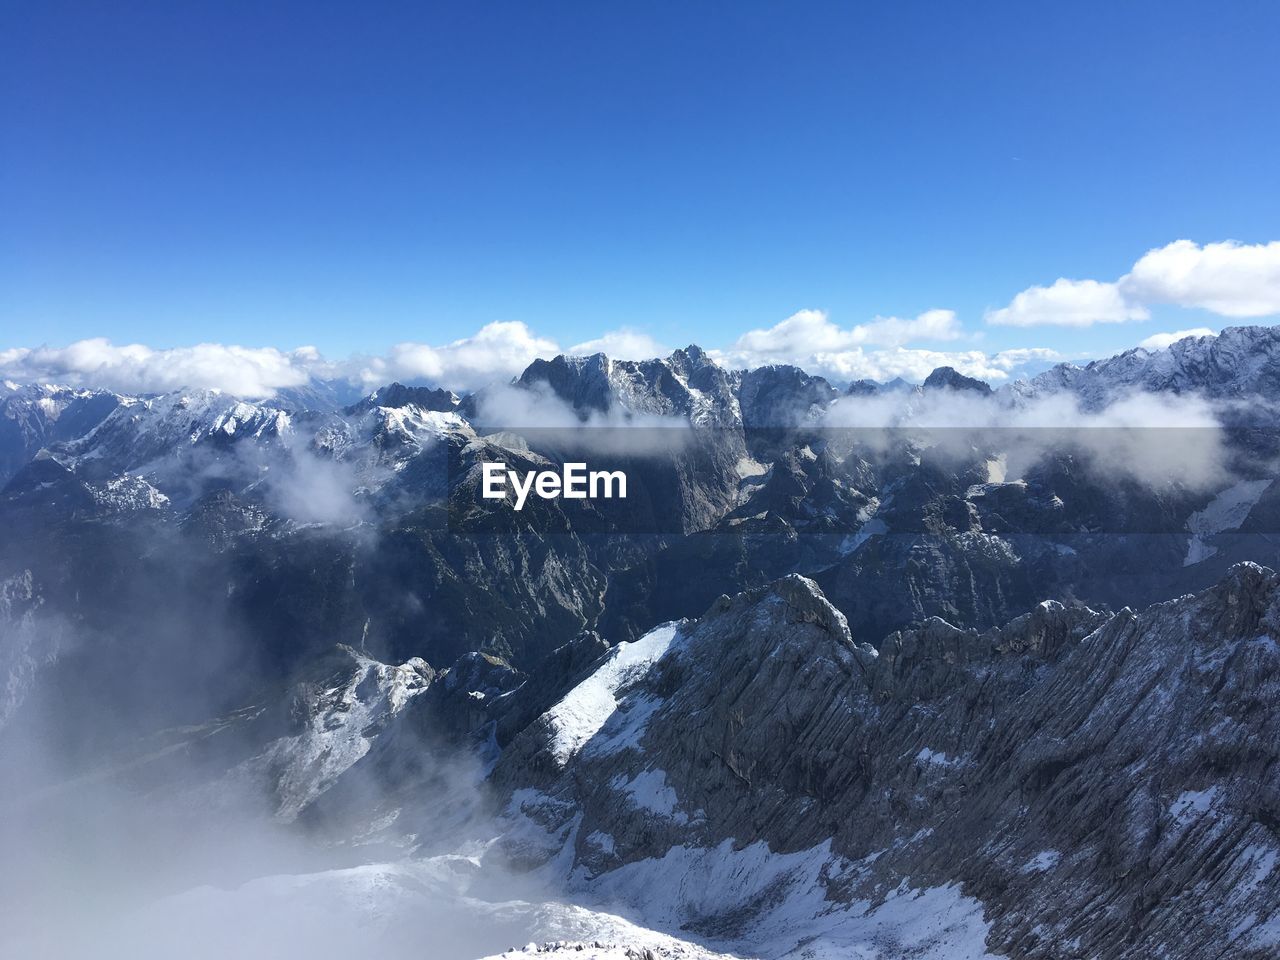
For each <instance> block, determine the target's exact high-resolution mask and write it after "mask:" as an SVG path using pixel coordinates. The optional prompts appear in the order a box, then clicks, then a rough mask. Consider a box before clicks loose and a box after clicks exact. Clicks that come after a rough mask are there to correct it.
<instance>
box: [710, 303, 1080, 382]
mask: <svg viewBox="0 0 1280 960" xmlns="http://www.w3.org/2000/svg"><path fill="white" fill-rule="evenodd" d="M962 336H964V331H963V330H962V329H961V327H960V322H959V320H958V319H957V318H956V315H955V313H954V312H953V311H951V310H927V311H925V312H924V313H922V314H920V315H919V316H918V317H914V318H911V319H903V318H900V317H876V318H875V319H873V320H871V321H870V322H868V323H863V324H857V325H855V326H852V327H849V328H842V327H840V326H837V325H836V324H834V323H832V322H831V320H830V319H828V317H827V315H826V314H825V313H824V312H822V311H821V310H801V311H800V312H798V313H795V314H793V315H792V316H790V317H788V318H787V319H786V320H783V321H782V322H781V323H779V324H776V325H775V326H772V327H769V328H767V329H761V330H750V331H748V332H747V333H744V334H743V335H742V336H740V337H739V338H738V339H737V340H736V341H734V343H733V344H731V345H730V346H729V347H728V348H727V349H725V350H717V351H712V355H713V356H714V357H715V358H716V360H717V361H718V362H719V363H721V364H723V365H725V366H729V367H747V368H751V367H760V366H765V365H767V364H773V363H789V364H794V365H795V366H798V367H802V368H803V369H804V370H806V371H808V372H809V373H814V374H820V375H822V376H825V377H827V378H829V379H831V380H836V381H845V380H860V379H869V380H892V379H893V378H894V377H902V378H903V379H906V380H923V379H924V378H925V377H927V376H928V375H929V374H930V373H931V372H932V371H933V370H934V369H935V368H936V367H941V366H951V367H955V368H956V369H957V370H959V371H960V372H961V373H963V374H965V375H966V376H970V377H980V378H982V379H984V380H1004V379H1007V378H1008V376H1009V374H1010V373H1011V372H1012V371H1013V370H1014V369H1015V368H1017V367H1019V366H1021V365H1023V364H1026V363H1031V362H1036V361H1044V360H1051V359H1058V355H1057V354H1056V353H1054V352H1053V351H1051V350H1045V349H1042V348H1030V349H1025V350H1010V351H1005V352H1004V353H999V354H988V353H983V352H982V351H980V350H961V351H948V350H930V349H922V348H915V347H908V346H906V344H908V343H910V342H913V341H921V340H923V341H950V340H957V339H960V338H961V337H962ZM875 347H878V348H880V349H872V348H875Z"/></svg>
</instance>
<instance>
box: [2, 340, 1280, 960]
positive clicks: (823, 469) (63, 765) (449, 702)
mask: <svg viewBox="0 0 1280 960" xmlns="http://www.w3.org/2000/svg"><path fill="white" fill-rule="evenodd" d="M1277 404H1280V328H1268V327H1239V328H1229V329H1227V330H1224V331H1223V332H1222V333H1221V334H1220V335H1218V336H1216V337H1192V338H1188V339H1184V340H1182V341H1179V342H1176V343H1174V344H1172V345H1171V346H1169V347H1167V348H1165V349H1161V350H1155V351H1148V350H1143V349H1137V350H1131V351H1129V352H1127V353H1124V354H1121V355H1119V356H1116V357H1113V358H1110V359H1107V360H1101V361H1097V362H1094V363H1090V364H1088V365H1087V366H1083V367H1080V366H1074V365H1070V364H1063V365H1060V366H1058V367H1055V368H1053V369H1051V370H1048V371H1046V372H1045V373H1042V374H1040V375H1038V376H1036V377H1034V378H1032V379H1030V380H1026V381H1017V382H1014V383H1012V384H1009V385H1007V386H1003V387H1000V388H998V389H992V388H991V387H990V386H989V385H988V384H986V383H983V382H981V381H977V380H974V379H972V378H969V377H965V376H963V375H961V374H959V373H957V372H956V371H954V370H951V369H949V368H941V369H938V370H935V371H934V372H933V373H932V374H931V375H930V376H929V377H928V378H927V379H926V380H925V381H924V382H923V383H922V384H920V385H913V384H907V383H904V382H900V381H898V382H893V383H888V384H880V383H874V382H870V381H857V382H854V383H851V384H833V383H830V382H828V381H827V380H825V379H823V378H821V377H816V376H811V375H809V374H807V373H805V372H804V371H803V370H800V369H797V368H794V367H787V366H774V367H763V368H758V369H754V370H728V369H725V368H723V367H721V366H719V365H718V364H716V363H715V362H714V361H713V360H712V359H711V358H710V357H709V356H708V355H707V354H706V353H705V352H704V351H702V350H701V349H699V348H698V347H696V346H689V347H687V348H685V349H682V350H677V351H675V352H674V353H673V354H671V355H670V356H669V357H666V358H662V359H653V360H646V361H619V360H613V359H610V358H609V357H606V356H604V355H602V354H597V355H595V356H588V357H568V356H560V357H556V358H554V359H551V360H539V361H535V362H534V363H533V364H531V365H530V366H529V367H528V368H527V369H526V370H525V371H524V372H523V373H522V374H521V375H520V376H519V377H517V378H516V379H515V380H514V381H513V382H511V383H509V384H498V385H494V386H492V387H489V388H486V389H484V390H481V391H478V392H476V393H472V394H469V395H466V396H461V397H460V396H457V395H455V394H453V393H451V392H449V391H448V390H445V389H440V388H438V387H433V386H422V385H404V384H399V383H395V384H388V385H386V386H384V387H382V388H380V389H379V390H377V391H375V392H374V393H372V394H370V395H369V396H366V397H363V398H360V399H355V398H352V397H350V396H349V391H344V390H342V389H341V388H340V385H333V384H322V383H321V384H315V385H313V386H312V387H311V388H308V389H306V390H301V391H295V392H292V393H282V394H280V395H277V396H275V397H272V398H269V399H245V398H239V397H234V396H231V395H228V394H226V393H222V392H218V391H177V392H174V393H168V394H163V395H156V396H125V395H119V394H116V393H112V392H110V391H106V390H95V389H71V388H68V387H60V386H56V385H46V384H15V383H8V382H6V383H5V384H4V385H3V386H2V387H0V485H2V486H0V529H3V530H4V531H5V535H4V537H3V538H2V539H0V677H3V678H4V685H3V687H2V688H0V769H4V770H6V774H5V782H6V783H7V784H9V785H10V789H9V790H7V791H6V794H7V795H8V796H7V798H6V800H5V801H4V805H5V811H4V813H3V819H4V821H5V822H6V823H7V824H8V825H9V826H7V827H6V828H5V829H4V831H3V832H2V833H0V842H2V844H3V847H4V848H6V849H7V856H6V861H7V862H9V863H19V864H22V865H23V866H22V868H21V869H11V870H7V871H6V874H7V875H6V877H5V879H4V881H3V886H0V894H3V896H0V903H7V904H9V905H10V907H9V909H8V910H7V912H6V914H5V915H4V916H0V920H2V921H4V924H5V926H6V928H7V929H8V930H9V931H10V932H9V933H8V934H6V935H4V936H8V937H9V940H10V947H11V949H15V950H23V949H26V950H28V951H30V950H31V949H34V947H33V945H35V944H39V943H40V942H41V939H40V938H41V937H45V936H48V931H49V927H50V915H49V911H50V910H55V912H56V907H54V906H50V902H51V901H52V900H54V899H56V898H53V897H52V896H50V895H47V892H48V891H49V890H51V889H58V888H59V885H62V886H66V885H68V884H70V883H72V882H73V880H74V883H83V884H85V885H86V886H87V887H88V888H89V889H88V892H87V893H84V894H83V896H85V897H87V898H88V899H89V900H96V899H100V897H101V889H100V887H101V886H102V884H100V883H98V882H97V880H96V878H97V876H98V874H97V873H96V872H95V870H96V869H97V868H98V867H100V866H101V863H100V862H99V861H96V860H95V869H94V870H89V869H87V868H86V867H85V865H84V863H83V861H82V859H81V857H82V855H83V853H84V848H85V847H86V846H89V847H92V846H93V843H94V842H96V840H94V839H93V838H97V837H100V836H102V835H103V834H104V833H115V834H119V835H120V836H122V837H127V838H128V839H129V845H128V846H127V847H126V849H127V850H129V851H131V852H130V853H129V854H127V856H128V857H134V856H136V857H137V858H138V861H139V863H146V864H148V868H149V869H148V870H147V871H145V872H147V874H148V877H149V878H150V879H148V881H147V882H146V883H145V884H142V885H141V886H139V887H137V889H135V885H129V884H126V885H124V886H126V887H128V888H129V896H128V897H125V898H124V899H125V900H127V903H125V904H124V906H120V905H119V904H115V902H114V901H112V903H113V906H112V908H111V909H110V910H109V911H106V912H107V914H109V917H108V919H104V920H101V921H100V922H99V923H97V924H96V925H94V926H93V927H92V929H88V930H86V929H81V928H79V927H76V928H75V929H72V930H69V931H67V932H66V939H65V942H60V946H61V947H62V948H63V949H64V950H65V953H66V955H69V956H79V955H81V952H77V951H83V949H84V944H85V943H92V942H94V938H95V937H100V936H102V935H103V931H104V930H105V931H109V932H110V936H111V937H113V938H115V940H116V941H117V942H119V943H121V944H130V945H131V946H130V950H131V951H133V952H128V953H126V952H124V951H123V948H122V955H130V956H136V955H142V956H146V955H156V956H165V955H171V953H166V952H165V951H166V949H168V948H166V947H165V946H164V945H165V943H166V940H165V937H166V936H168V935H169V934H170V933H173V932H174V931H176V930H178V929H179V928H181V929H182V930H184V931H187V932H189V931H190V930H191V929H203V927H205V926H211V925H215V926H216V924H214V922H213V920H212V918H214V917H225V916H245V917H251V918H252V923H251V924H249V923H247V924H246V929H254V930H257V931H258V932H257V933H255V934H254V935H253V936H254V937H257V939H256V940H254V939H252V938H250V939H246V940H245V941H244V942H243V943H237V942H236V941H235V940H230V941H228V940H227V939H226V938H225V937H223V936H221V935H219V936H213V935H212V934H210V936H209V938H208V939H207V950H208V954H209V955H210V956H214V955H225V953H226V952H228V951H239V950H242V949H251V945H252V944H253V943H258V944H259V945H260V944H261V943H263V942H273V943H274V942H275V941H274V940H272V939H271V938H272V937H275V936H288V937H294V936H298V937H301V938H303V939H298V940H293V939H290V940H288V941H287V942H288V944H289V946H288V950H289V951H290V952H291V953H292V954H293V955H300V951H303V949H304V948H303V947H301V946H300V944H301V943H303V942H304V940H305V942H306V943H307V944H314V946H307V947H306V948H305V952H308V953H313V954H315V955H322V956H327V955H333V956H337V955H339V954H340V953H342V952H343V951H344V949H346V948H347V946H346V945H347V941H346V940H345V939H344V938H345V937H346V936H347V934H348V933H349V932H350V931H349V930H348V929H347V928H348V927H350V928H351V929H359V930H361V931H365V935H362V937H360V938H356V939H355V940H354V941H352V943H351V944H350V945H349V946H350V948H351V949H354V948H357V947H365V948H368V947H371V946H375V945H376V946H377V947H379V948H380V949H382V950H383V951H384V952H390V953H391V954H392V955H395V956H433V957H434V956H440V957H446V956H448V957H453V956H456V957H479V956H484V955H487V954H492V955H497V954H499V953H502V951H503V950H504V949H505V948H508V947H511V948H513V949H512V951H509V952H508V953H503V955H504V956H506V955H510V956H523V955H526V954H534V953H543V954H559V953H578V954H579V955H582V954H583V953H584V952H586V955H596V956H599V957H602V958H605V957H607V958H612V957H632V958H643V957H652V958H661V957H692V958H706V957H720V956H737V957H760V958H781V957H796V958H800V957H805V958H814V960H819V958H827V957H831V958H835V957H849V956H866V957H881V958H884V960H891V958H898V957H901V958H906V957H937V958H953V957H986V956H1010V957H1027V958H1046V960H1047V958H1054V960H1058V958H1062V960H1066V958H1083V957H1089V958H1109V960H1110V958H1114V960H1121V958H1124V960H1137V958H1146V957H1152V956H1162V957H1169V958H1178V957H1186V958H1201V957H1204V958H1208V957H1219V956H1233V957H1245V958H1251V957H1257V958H1262V957H1270V956H1274V955H1275V953H1276V951H1277V950H1280V912H1278V911H1277V904H1280V873H1278V872H1276V871H1275V870H1274V867H1275V865H1276V860H1277V857H1278V856H1280V836H1278V834H1280V789H1278V786H1277V785H1278V784H1280V756H1278V755H1277V749H1276V743H1277V742H1280V736H1278V735H1280V727H1278V726H1277V724H1278V716H1280V715H1278V714H1277V711H1276V706H1275V705H1276V703H1277V702H1278V696H1277V695H1278V694H1280V689H1278V685H1280V647H1277V631H1278V630H1280V580H1278V579H1277V576H1276V574H1275V573H1273V572H1272V570H1273V569H1275V568H1277V564H1278V562H1280V538H1278V536H1277V535H1278V534H1280V526H1277V525H1276V523H1275V522H1273V518H1275V519H1280V485H1278V484H1277V483H1276V480H1277V478H1280V470H1278V469H1277V467H1278V465H1280V461H1278V460H1277V457H1280V443H1278V441H1277V436H1276V430H1275V428H1274V425H1273V421H1274V415H1273V411H1274V410H1275V409H1276V407H1277ZM575 457H582V458H585V459H587V460H588V461H591V462H599V463H603V464H607V465H609V466H610V467H611V468H612V467H616V468H619V469H625V470H626V472H627V473H628V477H629V480H630V484H629V486H630V489H629V493H628V498H627V499H626V500H625V501H617V502H613V503H605V502H597V501H570V500H563V499H562V500H538V501H531V503H530V506H529V507H528V508H527V509H525V510H523V511H521V512H519V513H516V512H514V511H512V510H511V509H510V508H509V506H508V505H507V504H506V503H503V502H499V503H496V504H495V503H492V502H485V501H484V500H483V499H482V498H480V497H479V496H478V494H477V489H478V484H479V472H480V466H479V465H480V464H481V463H484V462H490V461H495V460H500V461H502V462H504V463H506V464H508V465H510V466H512V467H513V468H520V469H536V468H544V467H547V466H551V465H555V464H558V463H563V462H565V460H567V459H572V458H575ZM122 798H123V799H122ZM122 806H123V807H127V808H128V812H127V813H123V814H122V813H120V808H121V807H122ZM138 810H141V811H146V813H145V814H138V813H136V812H135V811H138ZM104 811H107V812H104ZM122 824H123V825H124V826H122ZM247 824H252V825H253V826H252V829H250V828H249V827H248V826H246V825H247ZM89 825H91V826H92V829H90V826H89ZM193 825H200V826H198V827H197V826H193ZM205 831H208V832H209V834H210V835H211V836H213V837H216V838H217V839H216V840H215V841H211V843H210V846H211V848H213V849H218V848H220V847H221V846H222V845H223V844H224V843H229V841H228V840H227V838H228V837H230V836H232V835H239V836H245V837H259V836H260V834H259V832H258V831H264V833H262V834H261V835H262V836H269V837H270V838H271V840H270V843H269V844H268V843H267V842H265V841H263V842H262V843H260V844H259V843H257V842H256V841H254V842H246V846H248V847H262V848H263V849H266V848H268V847H269V848H270V850H271V851H272V855H271V856H269V857H268V856H265V855H263V854H262V852H261V850H256V849H255V850H253V851H252V854H253V855H250V853H249V852H245V853H244V854H243V855H240V853H238V852H237V853H236V855H235V856H231V854H230V853H227V852H220V853H219V855H217V856H209V857H194V856H193V857H192V858H191V861H190V862H187V863H184V865H183V869H182V870H180V871H175V873H174V875H173V876H172V877H170V876H169V875H168V873H166V871H165V870H161V869H158V868H154V869H153V867H154V858H155V856H156V854H155V852H154V851H155V850H156V849H161V850H163V849H164V848H165V846H166V843H167V842H168V843H171V842H173V840H172V838H174V837H186V838H188V839H187V840H185V841H183V842H184V843H187V844H189V845H191V846H192V847H193V848H195V847H197V846H199V845H198V844H195V843H194V841H192V840H191V839H190V837H191V836H192V835H193V834H197V835H204V833H205ZM138 837H143V838H146V842H145V843H141V844H140V845H139V846H140V847H141V848H142V849H145V850H149V851H152V852H151V853H150V854H148V855H141V854H138V853H137V852H136V849H135V845H134V841H135V840H136V839H137V838H138ZM50 838H53V839H55V840H56V841H57V842H56V843H55V844H54V846H55V847H56V851H57V852H56V855H51V854H50V842H51V839H50ZM164 838H169V839H168V840H167V841H166V840H165V839H164ZM277 847H281V848H287V849H285V850H284V852H280V853H279V855H278V856H277V855H276V850H277ZM68 850H72V851H74V853H68ZM299 850H305V854H303V853H299ZM108 859H112V861H113V862H114V860H115V859H118V857H116V855H115V854H114V853H113V855H112V857H111V858H108ZM229 863H231V864H233V866H229V865H228V864H229ZM60 864H61V865H62V867H65V871H64V870H62V869H61V868H60V867H59V865H60ZM211 864H216V869H215V868H214V866H211ZM140 872H141V871H140ZM69 877H71V878H72V879H71V880H69V879H68V878H69ZM155 877H161V878H164V882H161V880H159V879H154V878H155ZM291 878H292V879H291ZM298 878H306V879H298ZM122 896H123V895H122ZM259 903H267V904H274V905H276V906H272V907H271V908H270V909H267V910H265V911H259V909H258V907H257V906H256V904H259ZM104 909H105V908H104ZM63 910H64V911H65V905H63ZM299 910H300V911H302V913H301V914H297V915H295V911H299ZM161 916H163V917H164V918H166V919H165V920H164V922H160V921H159V920H158V919H157V918H159V917H161ZM121 918H124V919H121ZM268 918H270V919H268ZM334 918H341V923H338V922H337V921H336V920H335V919H334ZM331 923H332V924H334V926H333V927H332V929H331V927H330V926H329V924H331ZM445 923H454V924H455V925H456V927H457V929H456V930H454V934H456V937H455V938H454V939H449V938H448V937H446V938H444V939H441V940H439V941H438V942H434V944H433V943H432V942H431V940H430V938H431V936H432V934H431V933H430V932H429V928H430V929H434V928H435V927H438V926H439V925H440V924H445ZM170 924H172V930H170V929H169V925H170ZM253 924H260V925H266V926H261V927H255V926H253ZM54 925H55V926H56V923H55V924H54ZM202 925H203V926H202ZM339 928H341V929H339ZM268 929H269V934H268V933H263V932H262V931H263V930H268ZM246 936H248V935H246ZM451 936H452V935H451ZM264 937H265V938H266V939H265V940H264V939H263V938H264ZM77 938H84V940H83V942H82V941H81V940H80V939H77ZM424 938H426V939H424ZM195 939H196V940H199V939H200V938H195ZM529 940H532V941H535V943H534V944H532V945H530V946H529V947H527V948H521V949H519V950H515V947H516V946H518V945H519V944H520V943H521V942H527V941H529ZM4 942H5V941H4V940H3V939H2V938H0V943H4ZM183 943H184V944H185V946H184V951H186V952H188V955H202V954H200V953H199V950H198V949H197V950H196V952H195V953H191V952H190V950H191V949H192V948H191V946H190V944H191V939H190V938H188V939H184V941H183ZM246 944H249V945H250V946H246ZM339 944H342V945H344V946H342V947H340V946H339ZM433 950H434V952H433ZM326 951H331V953H329V952H326ZM592 951H594V954H593V953H592ZM15 955H21V954H20V953H18V954H15ZM263 955H268V954H266V953H264V954H263Z"/></svg>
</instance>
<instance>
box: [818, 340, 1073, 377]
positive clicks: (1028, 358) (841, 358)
mask: <svg viewBox="0 0 1280 960" xmlns="http://www.w3.org/2000/svg"><path fill="white" fill-rule="evenodd" d="M1059 359H1061V357H1060V356H1059V354H1058V353H1057V352H1056V351H1053V350H1047V349H1044V348H1042V347H1033V348H1027V349H1020V350H1005V351H1002V352H1000V353H983V352H982V351H981V350H959V351H955V350H921V349H911V348H907V347H893V348H891V349H887V350H863V349H862V348H860V347H859V348H857V349H855V350H845V351H842V352H839V353H818V354H814V355H813V356H811V357H809V358H808V359H807V362H805V363H801V364H799V366H802V367H804V369H805V370H806V371H808V372H809V373H817V374H821V375H823V376H825V377H827V378H828V379H830V380H835V381H845V380H880V381H886V380H892V379H894V378H895V377H901V378H902V379H904V380H913V381H920V380H923V379H924V378H925V377H927V376H928V375H929V374H930V373H932V372H933V371H934V370H936V369H937V368H938V367H953V368H955V369H956V370H958V371H959V372H960V373H963V374H964V375H965V376H966V377H977V378H978V379H979V380H987V381H996V382H998V381H1001V380H1007V379H1008V378H1009V375H1010V374H1011V373H1013V372H1014V371H1015V370H1016V369H1018V368H1019V367H1021V366H1024V365H1026V364H1029V363H1035V362H1047V361H1053V360H1059Z"/></svg>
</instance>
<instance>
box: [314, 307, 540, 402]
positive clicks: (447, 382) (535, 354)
mask: <svg viewBox="0 0 1280 960" xmlns="http://www.w3.org/2000/svg"><path fill="white" fill-rule="evenodd" d="M559 352H560V348H559V347H558V346H556V342H555V341H554V340H548V339H546V338H545V337H538V336H535V335H534V333H533V331H531V330H530V329H529V328H528V326H526V325H525V324H523V323H521V322H519V321H504V322H500V323H490V324H486V325H485V326H483V327H481V328H480V330H479V331H478V332H477V333H476V334H475V335H474V336H471V337H463V338H462V339H461V340H454V341H453V342H451V343H447V344H444V345H443V346H439V347H433V346H430V345H428V344H425V343H398V344H396V345H395V346H394V347H392V348H391V352H390V353H389V354H388V355H387V356H385V357H373V358H371V359H369V360H367V361H366V362H365V363H364V364H363V365H361V366H360V368H359V370H358V371H356V372H354V375H352V372H350V371H346V370H342V369H341V365H340V367H339V368H338V369H339V370H340V375H346V376H347V377H348V378H349V379H353V380H359V381H360V382H362V383H364V384H365V385H366V386H378V385H380V384H384V383H387V382H389V381H391V380H426V381H428V382H431V383H439V384H441V385H442V386H446V387H450V388H452V389H455V390H469V389H473V388H475V387H481V386H484V385H485V384H487V383H492V382H493V381H494V380H505V379H508V378H510V377H512V376H515V375H516V374H517V373H519V372H520V371H522V370H523V369H524V368H525V367H527V366H528V365H529V364H530V363H532V362H533V361H534V360H537V359H538V358H540V357H541V358H547V357H553V356H555V355H556V354H557V353H559Z"/></svg>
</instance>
